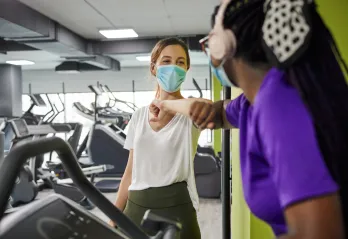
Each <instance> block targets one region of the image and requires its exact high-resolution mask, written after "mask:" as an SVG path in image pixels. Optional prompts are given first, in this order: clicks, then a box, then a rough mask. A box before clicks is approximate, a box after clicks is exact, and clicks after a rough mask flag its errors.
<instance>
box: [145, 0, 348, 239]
mask: <svg viewBox="0 0 348 239" xmlns="http://www.w3.org/2000/svg"><path fill="white" fill-rule="evenodd" d="M212 20H213V21H212V22H213V30H212V31H211V33H210V34H209V36H208V37H207V38H205V39H203V40H202V41H201V43H202V46H203V50H204V51H205V52H206V53H207V54H208V56H209V59H210V63H211V66H212V71H213V73H214V74H215V75H216V78H217V79H218V80H219V81H220V82H221V84H222V85H224V86H229V87H231V86H237V87H240V88H241V89H242V90H243V94H242V95H240V96H239V97H238V98H236V99H234V100H232V101H230V100H225V101H218V102H211V101H209V100H204V99H184V100H174V101H158V100H155V101H154V102H153V104H152V112H154V113H155V117H154V118H153V119H151V120H153V121H156V120H158V119H160V118H161V117H163V116H164V115H165V114H166V113H167V112H169V111H173V112H178V113H181V114H184V115H187V116H188V117H190V118H191V119H192V120H193V121H194V122H195V124H196V125H197V127H199V128H201V129H205V128H210V129H218V128H232V127H237V128H239V129H240V131H239V132H240V160H241V172H242V183H243V191H244V196H245V199H246V202H247V204H248V205H249V207H250V209H251V211H252V212H253V213H254V214H255V215H256V216H257V217H259V218H260V219H262V220H264V221H265V222H267V223H268V224H269V225H270V226H271V227H272V229H273V231H274V233H275V235H276V236H277V238H281V239H304V238H305V239H341V238H347V237H346V235H345V228H347V221H348V204H347V196H348V192H347V190H348V187H347V186H348V87H347V84H346V81H345V78H344V75H343V72H342V70H341V68H340V64H342V66H343V67H344V69H345V70H346V71H347V72H348V69H347V65H346V64H345V63H344V61H343V59H342V58H341V56H340V53H339V51H338V49H337V47H336V44H335V42H334V39H333V37H332V35H331V34H330V32H329V30H328V28H327V27H326V26H325V24H324V23H323V21H322V19H321V17H320V16H319V14H318V13H317V11H316V5H315V3H314V2H312V1H306V0H303V1H301V0H298V1H290V0H289V1H287V0H267V1H262V0H248V1H244V0H243V1H242V0H239V1H237V0H232V1H231V0H223V1H222V4H221V5H220V6H219V7H217V8H216V9H215V12H214V14H213V19H212Z"/></svg>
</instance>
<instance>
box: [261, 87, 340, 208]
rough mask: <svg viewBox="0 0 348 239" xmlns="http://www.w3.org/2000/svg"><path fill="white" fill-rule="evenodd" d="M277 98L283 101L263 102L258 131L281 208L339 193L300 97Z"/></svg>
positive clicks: (291, 95) (284, 96)
mask: <svg viewBox="0 0 348 239" xmlns="http://www.w3.org/2000/svg"><path fill="white" fill-rule="evenodd" d="M277 98H278V99H282V100H277V101H274V100H270V101H269V102H263V103H265V104H264V105H263V107H261V108H262V111H261V110H260V111H259V112H260V114H259V122H258V124H259V126H258V127H259V133H260V135H262V139H261V141H262V147H263V150H264V153H265V156H266V160H267V161H268V163H269V165H270V167H271V174H272V179H273V181H274V183H275V186H276V188H277V190H278V196H279V199H280V203H281V206H282V207H283V208H285V207H287V206H289V205H290V204H293V203H296V202H299V201H301V200H306V199H309V198H313V197H317V196H321V195H325V194H329V193H333V192H336V191H337V190H338V186H337V185H336V183H335V182H334V180H333V179H332V177H331V175H330V173H329V171H328V169H327V167H326V164H325V162H324V159H323V157H322V155H321V152H320V148H319V145H318V142H317V140H316V136H315V129H314V126H313V122H312V119H311V117H310V115H309V113H308V111H307V109H306V108H305V106H304V105H303V103H302V102H301V100H300V97H299V96H298V95H297V94H294V93H292V94H285V95H281V96H280V95H278V97H277ZM283 99H285V100H283ZM261 108H260V109H261ZM261 112H262V113H261Z"/></svg>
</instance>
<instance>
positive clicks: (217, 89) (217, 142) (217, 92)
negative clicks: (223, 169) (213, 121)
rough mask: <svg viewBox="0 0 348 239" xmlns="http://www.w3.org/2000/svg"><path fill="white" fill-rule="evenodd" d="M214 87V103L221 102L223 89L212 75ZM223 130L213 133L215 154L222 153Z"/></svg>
mask: <svg viewBox="0 0 348 239" xmlns="http://www.w3.org/2000/svg"><path fill="white" fill-rule="evenodd" d="M212 81H213V82H212V86H213V89H212V90H213V102H215V101H219V100H221V90H222V87H221V85H220V83H219V82H218V80H217V79H216V78H215V76H214V75H213V74H212ZM221 145H222V144H221V130H214V131H213V147H214V150H215V153H217V152H221Z"/></svg>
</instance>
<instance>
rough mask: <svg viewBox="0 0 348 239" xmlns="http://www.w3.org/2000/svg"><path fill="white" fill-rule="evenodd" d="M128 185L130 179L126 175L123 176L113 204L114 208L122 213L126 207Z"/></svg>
mask: <svg viewBox="0 0 348 239" xmlns="http://www.w3.org/2000/svg"><path fill="white" fill-rule="evenodd" d="M130 184H131V177H129V176H128V175H123V177H122V180H121V183H120V187H119V190H118V193H117V198H116V202H115V206H116V207H117V208H118V209H119V210H121V211H123V210H124V209H125V207H126V204H127V200H128V188H129V186H130Z"/></svg>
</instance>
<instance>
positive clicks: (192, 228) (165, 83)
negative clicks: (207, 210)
mask: <svg viewBox="0 0 348 239" xmlns="http://www.w3.org/2000/svg"><path fill="white" fill-rule="evenodd" d="M189 68H190V56H189V52H188V48H187V46H186V44H185V43H184V42H182V41H181V40H179V39H177V38H168V39H164V40H161V41H159V42H158V43H157V45H156V46H155V47H154V49H153V51H152V55H151V66H150V70H151V74H152V75H153V76H154V77H156V79H157V82H158V86H157V92H156V98H157V99H159V100H178V99H183V96H182V95H181V93H180V86H181V84H182V83H183V82H184V80H185V76H186V72H187V70H189ZM149 107H150V106H147V107H143V108H141V109H139V110H137V111H136V112H134V114H133V115H132V119H131V121H130V123H129V129H128V133H127V139H126V142H125V146H124V147H125V148H126V149H128V150H129V160H128V164H127V167H126V170H125V173H124V175H123V177H122V181H121V184H120V188H119V191H118V196H117V200H116V203H115V205H116V207H117V208H118V209H120V210H121V211H124V213H125V214H126V215H127V216H128V217H129V218H131V219H132V220H133V221H134V222H135V223H136V224H138V225H139V226H140V224H141V220H142V218H143V216H144V213H145V211H146V210H148V209H151V210H152V211H153V212H155V213H158V214H159V215H162V216H164V217H167V218H170V219H174V220H177V219H179V221H180V222H181V224H182V230H181V237H180V238H190V239H199V238H200V229H199V225H198V221H197V215H196V210H197V208H198V194H197V189H196V184H195V178H194V171H193V159H194V155H195V153H196V149H197V145H198V138H199V134H200V131H199V130H198V129H197V128H196V127H195V126H193V123H192V121H191V119H190V118H189V117H186V116H183V115H180V114H176V113H174V114H172V113H165V114H163V115H161V120H155V119H153V118H154V116H153V114H151V113H150V110H149ZM111 225H113V223H112V222H111ZM149 233H150V234H151V233H152V232H149Z"/></svg>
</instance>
